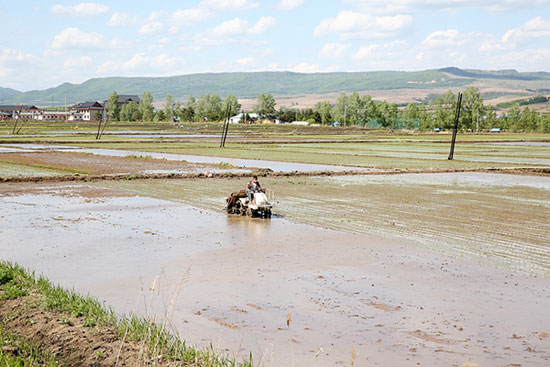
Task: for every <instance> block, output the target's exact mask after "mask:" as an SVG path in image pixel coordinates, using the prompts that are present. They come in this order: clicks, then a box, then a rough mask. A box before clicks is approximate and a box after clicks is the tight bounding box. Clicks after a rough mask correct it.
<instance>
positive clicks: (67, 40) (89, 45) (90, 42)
mask: <svg viewBox="0 0 550 367" xmlns="http://www.w3.org/2000/svg"><path fill="white" fill-rule="evenodd" d="M122 46H123V42H122V41H121V40H120V39H117V38H114V39H112V40H110V41H106V40H105V39H104V37H103V35H102V34H100V33H96V32H89V33H87V32H82V31H80V29H78V28H75V27H69V28H65V29H64V30H63V31H61V33H59V34H57V35H56V36H55V37H54V39H53V41H52V43H51V47H52V48H53V49H55V50H63V49H102V48H118V47H122Z"/></svg>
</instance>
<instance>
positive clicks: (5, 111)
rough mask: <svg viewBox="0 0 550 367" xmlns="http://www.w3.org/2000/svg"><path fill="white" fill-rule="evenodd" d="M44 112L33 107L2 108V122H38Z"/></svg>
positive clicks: (0, 113) (0, 111)
mask: <svg viewBox="0 0 550 367" xmlns="http://www.w3.org/2000/svg"><path fill="white" fill-rule="evenodd" d="M41 113H42V110H41V109H40V108H38V107H36V106H32V105H4V106H0V119H1V120H38V117H39V116H40V114H41Z"/></svg>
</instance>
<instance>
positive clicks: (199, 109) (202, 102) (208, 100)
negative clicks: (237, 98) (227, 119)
mask: <svg viewBox="0 0 550 367" xmlns="http://www.w3.org/2000/svg"><path fill="white" fill-rule="evenodd" d="M221 116H222V100H221V98H220V96H218V95H217V94H215V93H212V94H206V95H204V96H202V97H201V98H199V99H198V101H197V102H196V103H195V119H196V120H199V121H202V120H203V119H204V118H205V117H206V118H207V119H208V121H219V120H220V118H221Z"/></svg>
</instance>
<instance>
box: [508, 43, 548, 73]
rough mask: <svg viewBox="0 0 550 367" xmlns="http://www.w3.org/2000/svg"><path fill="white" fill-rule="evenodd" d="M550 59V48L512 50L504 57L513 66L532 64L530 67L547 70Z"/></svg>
mask: <svg viewBox="0 0 550 367" xmlns="http://www.w3.org/2000/svg"><path fill="white" fill-rule="evenodd" d="M549 59H550V48H537V49H528V50H522V51H517V52H511V53H509V54H508V55H505V56H504V57H503V61H505V62H507V63H508V64H509V65H510V66H511V67H516V66H515V65H524V67H525V66H527V65H528V66H530V68H529V69H531V70H535V69H539V70H547V69H548V60H549Z"/></svg>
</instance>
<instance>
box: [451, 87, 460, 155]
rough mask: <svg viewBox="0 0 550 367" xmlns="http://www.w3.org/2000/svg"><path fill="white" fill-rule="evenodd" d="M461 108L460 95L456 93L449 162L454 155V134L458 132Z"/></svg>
mask: <svg viewBox="0 0 550 367" xmlns="http://www.w3.org/2000/svg"><path fill="white" fill-rule="evenodd" d="M461 107H462V93H460V92H458V99H457V101H456V111H455V124H454V128H453V140H452V141H451V151H450V152H449V160H450V161H452V160H453V158H454V153H455V143H456V133H457V132H458V120H459V118H460V109H461Z"/></svg>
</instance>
